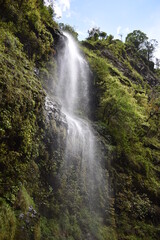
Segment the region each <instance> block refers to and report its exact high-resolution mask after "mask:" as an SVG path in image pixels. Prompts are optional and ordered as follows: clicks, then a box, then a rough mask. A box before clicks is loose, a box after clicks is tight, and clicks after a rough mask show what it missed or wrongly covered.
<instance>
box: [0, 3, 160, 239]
mask: <svg viewBox="0 0 160 240" xmlns="http://www.w3.org/2000/svg"><path fill="white" fill-rule="evenodd" d="M53 15H54V13H53V11H52V9H51V8H50V7H49V8H47V7H46V6H44V5H43V1H42V0H32V1H30V0H29V1H25V0H18V1H17V0H16V1H11V0H3V1H2V0H0V32H1V36H0V100H1V101H0V169H1V172H0V239H2V240H12V239H13V240H21V239H23V240H24V239H26V240H29V239H30V240H33V239H35V240H39V239H42V240H43V239H45V240H46V239H52V240H64V239H67V240H69V239H70V240H84V239H95V240H106V239H110V240H117V239H119V240H120V239H121V240H122V239H123V240H139V239H141V240H142V239H145V240H147V239H148V240H153V239H154V240H155V239H157V240H158V239H159V235H160V206H159V202H160V167H159V164H160V154H159V150H160V144H159V140H160V132H159V131H160V119H159V116H160V115H159V109H160V97H159V96H160V95H159V92H160V89H159V86H158V83H159V77H160V73H159V69H157V70H154V68H153V63H152V62H151V61H150V56H151V55H152V53H153V50H154V47H155V42H150V41H149V42H148V38H147V36H146V35H145V34H143V33H142V32H140V31H135V32H133V33H131V34H130V35H129V36H128V38H127V39H126V43H123V42H121V41H120V40H114V38H113V36H112V35H109V36H107V34H106V33H105V32H101V31H99V29H94V30H96V31H92V32H90V33H89V34H90V36H89V38H88V40H86V41H84V42H83V43H82V45H83V48H82V49H83V51H84V53H85V55H86V57H87V58H88V61H89V63H90V67H91V69H92V71H93V73H94V74H93V78H92V79H91V81H92V82H91V89H92V92H91V94H90V95H91V97H92V101H91V103H92V120H93V126H94V127H95V129H96V130H97V131H98V132H99V134H98V137H99V141H100V144H101V145H103V151H104V157H103V158H104V159H103V161H104V166H105V167H107V169H109V182H110V186H111V187H110V192H111V193H112V194H111V195H110V196H108V199H103V196H104V195H103V193H98V192H97V193H96V194H97V196H96V198H97V199H98V201H97V203H96V205H95V206H96V209H98V210H99V211H100V212H101V214H97V213H95V211H92V210H93V209H92V210H91V209H90V208H89V207H88V206H87V204H86V202H87V201H86V202H85V201H84V198H83V197H82V192H81V191H80V189H79V186H78V183H77V182H78V180H77V179H78V177H79V172H75V171H74V166H75V164H77V165H78V163H79V159H76V162H75V163H74V164H73V166H72V169H73V171H71V172H70V173H69V174H70V178H69V179H68V178H67V177H66V174H65V172H63V171H62V170H63V167H64V145H65V136H66V127H65V125H63V124H60V123H58V124H57V122H56V120H55V119H54V115H53V113H52V116H51V117H50V118H49V117H48V116H47V112H46V110H45V95H46V94H45V91H44V89H47V90H48V91H49V89H51V86H52V88H53V89H54V86H55V84H56V81H57V78H56V62H55V60H54V56H55V53H56V50H55V47H56V44H57V42H58V37H59V34H60V32H59V30H58V25H57V24H56V23H55V22H54V21H53V19H52V17H53ZM60 27H61V28H62V29H63V30H67V31H69V32H71V33H72V34H73V35H74V36H75V38H77V33H76V32H75V30H74V29H73V28H72V27H70V26H68V25H63V24H61V26H60ZM135 34H136V41H137V39H138V37H137V34H140V35H143V36H144V38H143V39H142V38H141V40H143V41H144V40H145V43H146V47H145V49H144V48H143V49H140V48H139V47H140V45H141V42H138V49H136V47H137V45H136V44H137V42H136V41H134V40H135ZM138 36H139V35H138ZM138 41H139V40H138ZM147 44H148V45H147ZM151 44H153V45H151ZM147 49H148V50H150V52H149V54H150V55H148V54H147V52H146V50H147ZM142 50H143V51H142ZM144 50H145V51H144ZM148 56H149V58H148ZM53 76H54V80H55V81H54V83H53V82H52V81H51V80H52V78H53ZM102 143H103V144H102ZM107 173H108V172H107ZM85 194H86V195H85V197H87V196H88V192H87V191H86V192H85ZM105 202H108V205H107V206H104V203H105Z"/></svg>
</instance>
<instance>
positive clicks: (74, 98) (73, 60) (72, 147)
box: [56, 33, 107, 210]
mask: <svg viewBox="0 0 160 240" xmlns="http://www.w3.org/2000/svg"><path fill="white" fill-rule="evenodd" d="M64 35H65V37H66V39H65V43H64V47H63V48H62V49H60V51H59V53H58V57H57V63H58V64H57V65H58V83H57V87H56V97H57V100H58V102H59V103H60V104H61V106H62V109H61V111H62V112H63V113H64V114H65V116H66V120H67V125H68V127H67V136H66V146H65V156H64V158H65V162H64V165H63V167H62V169H61V173H60V174H61V177H60V178H61V181H62V182H63V184H64V185H65V188H66V192H67V189H69V188H71V185H72V183H73V182H72V179H73V178H74V189H76V190H75V191H76V194H77V192H78V195H79V196H80V198H81V204H82V202H83V203H85V205H86V206H88V207H89V209H92V210H93V209H95V208H97V209H98V208H99V206H100V203H99V201H100V198H105V196H104V195H105V194H106V192H107V190H106V188H107V186H106V184H105V183H104V181H105V180H104V175H105V173H104V171H103V170H102V167H101V157H100V150H99V148H98V146H97V139H96V136H95V133H94V131H93V129H92V126H91V124H90V121H89V120H88V115H89V113H90V107H89V80H90V69H89V65H88V63H87V61H86V60H85V58H84V57H83V55H82V54H81V52H80V50H79V48H78V45H77V43H76V42H75V40H74V39H73V38H72V37H71V36H70V35H69V34H68V33H64ZM64 182H65V183H64ZM75 184H76V187H75ZM99 193H101V196H99V195H100V194H99ZM67 194H68V193H66V197H67ZM72 194H73V195H74V194H75V193H74V192H73V193H72ZM102 195H103V197H102ZM72 197H73V198H74V196H72ZM101 200H102V199H101ZM101 202H105V200H103V201H101ZM103 204H104V203H103Z"/></svg>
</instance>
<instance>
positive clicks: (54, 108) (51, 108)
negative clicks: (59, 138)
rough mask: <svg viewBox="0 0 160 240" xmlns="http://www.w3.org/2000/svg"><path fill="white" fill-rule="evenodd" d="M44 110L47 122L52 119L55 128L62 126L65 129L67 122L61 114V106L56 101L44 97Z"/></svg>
mask: <svg viewBox="0 0 160 240" xmlns="http://www.w3.org/2000/svg"><path fill="white" fill-rule="evenodd" d="M45 110H46V114H47V116H46V117H47V121H48V122H49V121H52V120H53V119H54V120H55V122H56V125H57V126H63V127H64V128H66V129H67V126H68V125H67V120H66V116H65V114H64V113H62V112H61V105H60V104H59V103H57V102H56V101H54V100H52V99H51V98H49V97H46V100H45Z"/></svg>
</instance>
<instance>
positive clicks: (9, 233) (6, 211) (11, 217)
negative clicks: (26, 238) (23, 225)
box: [0, 198, 16, 240]
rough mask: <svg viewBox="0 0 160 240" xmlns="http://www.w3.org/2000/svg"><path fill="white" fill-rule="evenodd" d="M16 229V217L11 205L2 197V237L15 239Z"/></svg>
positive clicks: (0, 236)
mask: <svg viewBox="0 0 160 240" xmlns="http://www.w3.org/2000/svg"><path fill="white" fill-rule="evenodd" d="M15 231H16V217H15V214H14V211H13V210H12V209H11V207H10V206H9V205H8V204H7V203H6V202H5V201H4V200H3V199H2V198H0V239H1V240H13V239H14V237H15Z"/></svg>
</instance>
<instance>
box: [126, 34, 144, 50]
mask: <svg viewBox="0 0 160 240" xmlns="http://www.w3.org/2000/svg"><path fill="white" fill-rule="evenodd" d="M147 40H148V37H147V35H146V34H145V33H143V32H141V31H140V30H134V31H133V32H132V33H129V34H128V35H127V37H126V40H125V42H126V43H127V44H130V45H132V46H134V47H135V48H136V49H137V50H140V49H141V48H142V47H143V45H144V43H145V42H146V41H147Z"/></svg>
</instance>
